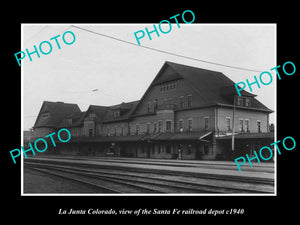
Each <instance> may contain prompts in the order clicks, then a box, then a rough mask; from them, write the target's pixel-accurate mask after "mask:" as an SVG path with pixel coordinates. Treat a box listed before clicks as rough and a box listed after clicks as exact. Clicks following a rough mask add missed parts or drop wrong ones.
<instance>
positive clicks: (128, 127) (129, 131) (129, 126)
mask: <svg viewBox="0 0 300 225" xmlns="http://www.w3.org/2000/svg"><path fill="white" fill-rule="evenodd" d="M130 133H131V131H130V125H129V124H128V133H127V134H128V135H130Z"/></svg>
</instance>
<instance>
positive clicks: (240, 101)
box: [236, 96, 243, 105]
mask: <svg viewBox="0 0 300 225" xmlns="http://www.w3.org/2000/svg"><path fill="white" fill-rule="evenodd" d="M236 104H237V105H243V98H242V97H239V96H238V97H237V103H236Z"/></svg>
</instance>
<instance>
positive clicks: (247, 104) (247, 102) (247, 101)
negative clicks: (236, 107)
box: [245, 98, 251, 106]
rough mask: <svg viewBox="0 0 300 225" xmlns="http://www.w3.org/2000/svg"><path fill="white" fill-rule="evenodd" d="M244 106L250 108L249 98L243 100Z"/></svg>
mask: <svg viewBox="0 0 300 225" xmlns="http://www.w3.org/2000/svg"><path fill="white" fill-rule="evenodd" d="M245 106H251V100H250V98H245Z"/></svg>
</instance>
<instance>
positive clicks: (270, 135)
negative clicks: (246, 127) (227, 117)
mask: <svg viewBox="0 0 300 225" xmlns="http://www.w3.org/2000/svg"><path fill="white" fill-rule="evenodd" d="M274 137H275V136H274V132H268V133H237V134H235V135H234V139H241V140H242V139H274ZM231 138H232V135H224V136H220V137H216V139H217V140H228V139H231Z"/></svg>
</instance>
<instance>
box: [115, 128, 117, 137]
mask: <svg viewBox="0 0 300 225" xmlns="http://www.w3.org/2000/svg"><path fill="white" fill-rule="evenodd" d="M114 135H115V136H117V126H115V129H114Z"/></svg>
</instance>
